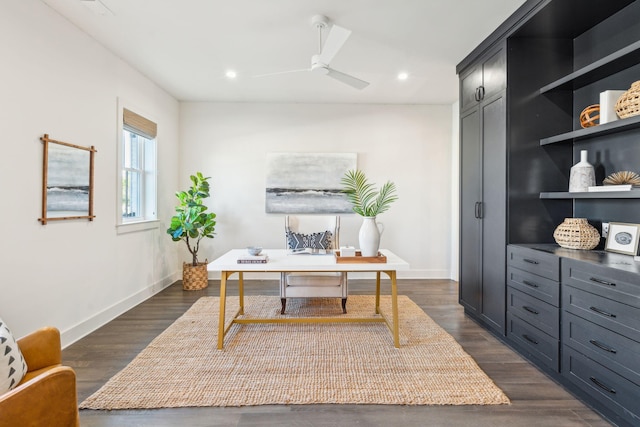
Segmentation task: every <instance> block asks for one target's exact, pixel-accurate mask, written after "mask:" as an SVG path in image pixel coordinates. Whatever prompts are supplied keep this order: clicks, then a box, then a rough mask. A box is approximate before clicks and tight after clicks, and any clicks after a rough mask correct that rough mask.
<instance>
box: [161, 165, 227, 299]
mask: <svg viewBox="0 0 640 427" xmlns="http://www.w3.org/2000/svg"><path fill="white" fill-rule="evenodd" d="M190 179H191V188H189V190H187V191H178V192H177V193H176V197H177V198H178V200H180V204H179V205H178V206H176V215H175V216H173V217H172V218H171V226H170V227H169V228H168V229H167V234H168V235H170V236H171V240H173V241H174V242H179V241H181V240H182V241H183V242H185V243H186V245H187V249H189V252H190V253H191V256H192V262H191V263H183V265H182V288H183V289H184V290H188V291H193V290H199V289H204V288H206V287H207V286H208V273H207V263H208V262H207V260H205V261H204V262H198V250H199V249H200V240H202V239H203V238H204V237H208V238H210V239H212V238H213V235H214V231H215V227H216V221H215V218H216V214H215V213H213V212H210V213H207V209H208V208H207V206H205V204H204V202H203V201H204V199H206V198H208V197H209V183H208V182H207V180H208V179H209V177H207V178H205V177H204V176H203V175H202V173H200V172H197V173H196V174H195V175H191V176H190Z"/></svg>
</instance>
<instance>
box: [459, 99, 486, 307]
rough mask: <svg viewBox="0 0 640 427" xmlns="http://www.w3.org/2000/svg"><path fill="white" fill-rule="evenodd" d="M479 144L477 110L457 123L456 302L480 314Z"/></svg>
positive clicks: (480, 150)
mask: <svg viewBox="0 0 640 427" xmlns="http://www.w3.org/2000/svg"><path fill="white" fill-rule="evenodd" d="M481 161H482V144H481V139H480V110H479V109H478V108H476V109H474V110H471V111H470V112H469V113H467V114H466V115H464V116H462V117H461V120H460V171H461V174H460V186H461V188H460V277H459V286H460V289H459V300H460V303H461V304H462V305H463V306H464V307H465V308H466V309H467V310H469V311H471V312H473V313H475V314H478V313H479V311H480V293H481V291H482V288H481V282H480V280H481V266H480V261H481V259H482V253H481V250H482V247H481V237H482V229H481V219H480V218H478V216H479V215H478V214H479V211H478V209H479V203H480V200H481V194H482V193H481V178H482V175H481V163H480V162H481Z"/></svg>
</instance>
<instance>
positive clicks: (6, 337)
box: [0, 319, 27, 394]
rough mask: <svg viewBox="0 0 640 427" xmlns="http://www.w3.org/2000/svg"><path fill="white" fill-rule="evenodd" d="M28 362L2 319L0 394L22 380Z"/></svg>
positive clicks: (0, 336) (0, 327)
mask: <svg viewBox="0 0 640 427" xmlns="http://www.w3.org/2000/svg"><path fill="white" fill-rule="evenodd" d="M26 373H27V364H26V362H25V361H24V358H23V357H22V353H21V352H20V349H19V348H18V343H16V340H15V339H14V338H13V335H12V334H11V331H10V330H9V328H8V327H7V325H6V324H5V323H4V322H3V321H2V319H0V394H2V393H5V392H7V391H9V390H11V389H12V388H14V387H15V386H17V385H18V383H20V381H22V378H24V375H25V374H26Z"/></svg>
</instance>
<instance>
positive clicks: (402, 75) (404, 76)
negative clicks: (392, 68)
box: [398, 72, 409, 80]
mask: <svg viewBox="0 0 640 427" xmlns="http://www.w3.org/2000/svg"><path fill="white" fill-rule="evenodd" d="M408 78H409V73H405V72H402V73H398V80H407V79H408Z"/></svg>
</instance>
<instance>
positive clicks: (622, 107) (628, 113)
mask: <svg viewBox="0 0 640 427" xmlns="http://www.w3.org/2000/svg"><path fill="white" fill-rule="evenodd" d="M616 114H618V117H620V118H621V119H626V118H627V117H633V116H637V115H638V114H640V80H638V81H637V82H635V83H633V84H632V85H631V88H629V90H628V91H626V92H625V93H623V94H622V95H621V96H620V98H618V102H616Z"/></svg>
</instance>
